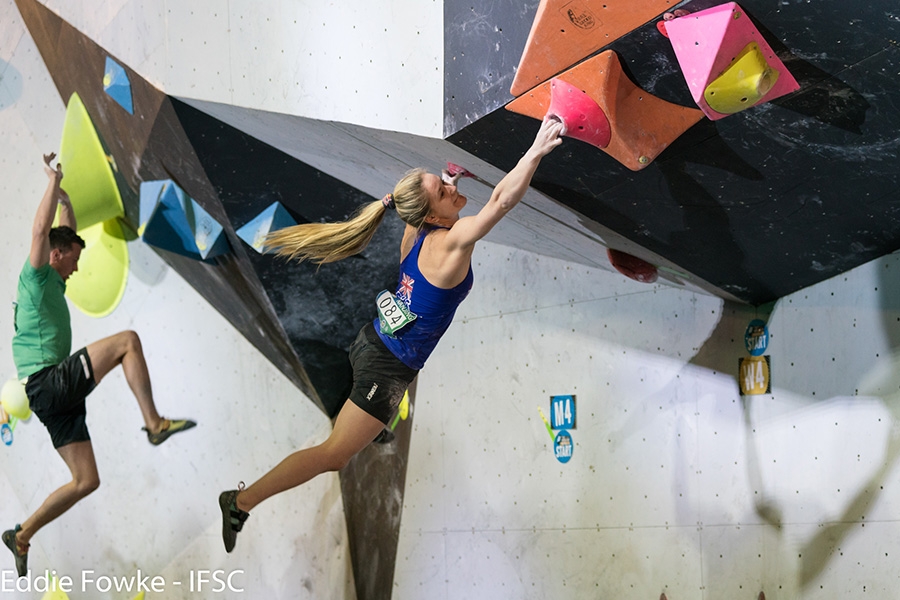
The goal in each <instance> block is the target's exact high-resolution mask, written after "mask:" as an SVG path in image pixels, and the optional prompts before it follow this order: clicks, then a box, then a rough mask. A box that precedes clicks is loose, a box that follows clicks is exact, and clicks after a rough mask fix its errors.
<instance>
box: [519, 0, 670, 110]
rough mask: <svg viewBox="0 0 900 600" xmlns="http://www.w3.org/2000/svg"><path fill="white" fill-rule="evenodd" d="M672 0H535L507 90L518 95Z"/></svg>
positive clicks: (646, 18) (585, 56) (632, 28)
mask: <svg viewBox="0 0 900 600" xmlns="http://www.w3.org/2000/svg"><path fill="white" fill-rule="evenodd" d="M675 4H677V1H676V0H568V1H567V0H541V3H540V5H539V6H538V9H537V14H536V15H535V17H534V23H533V24H532V26H531V33H529V34H528V41H527V42H525V50H524V52H523V53H522V58H521V59H520V61H519V68H518V69H517V70H516V76H515V78H514V79H513V83H512V87H510V90H509V91H510V93H511V94H512V95H513V96H519V95H521V94H522V93H524V92H526V91H527V90H530V89H531V88H533V87H534V86H536V85H539V84H541V83H543V82H544V81H547V80H548V79H550V78H551V77H553V76H554V75H556V74H557V73H559V72H561V71H564V70H565V69H568V68H569V67H571V66H572V65H574V64H575V63H577V62H578V61H580V60H582V59H584V58H587V57H588V56H590V55H591V54H593V53H594V52H596V51H597V50H599V49H600V48H603V47H604V46H607V45H609V44H611V43H612V42H614V41H615V40H617V39H618V38H620V37H622V36H623V35H625V34H626V33H629V32H631V31H633V30H634V29H636V28H638V27H640V26H641V25H643V24H644V23H647V22H648V21H650V20H651V19H653V18H654V17H657V16H659V15H661V14H662V13H664V12H665V11H666V10H668V9H669V8H670V7H672V6H674V5H675Z"/></svg>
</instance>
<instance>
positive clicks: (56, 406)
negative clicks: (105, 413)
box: [25, 348, 97, 448]
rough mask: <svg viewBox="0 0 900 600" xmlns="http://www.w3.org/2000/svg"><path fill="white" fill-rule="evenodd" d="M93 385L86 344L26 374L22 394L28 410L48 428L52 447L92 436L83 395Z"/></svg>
mask: <svg viewBox="0 0 900 600" xmlns="http://www.w3.org/2000/svg"><path fill="white" fill-rule="evenodd" d="M96 385H97V384H96V383H95V382H94V367H93V366H92V365H91V359H90V357H89V356H88V353H87V348H82V349H81V350H79V351H78V352H76V353H75V354H73V355H72V356H70V357H69V358H67V359H66V360H64V361H62V362H61V363H59V364H58V365H54V366H50V367H45V368H43V369H41V370H40V371H38V372H37V373H34V374H32V375H29V376H28V383H26V384H25V395H27V396H28V401H29V403H30V404H31V410H32V411H33V412H34V414H36V415H37V416H38V419H40V420H41V423H43V424H44V426H45V427H46V428H47V431H49V432H50V439H51V440H53V447H54V448H61V447H63V446H65V445H67V444H71V443H73V442H86V441H88V440H90V439H91V436H90V434H89V433H88V428H87V424H86V423H85V415H86V410H85V406H84V399H85V398H87V395H88V394H90V393H91V391H93V389H94V387H95V386H96Z"/></svg>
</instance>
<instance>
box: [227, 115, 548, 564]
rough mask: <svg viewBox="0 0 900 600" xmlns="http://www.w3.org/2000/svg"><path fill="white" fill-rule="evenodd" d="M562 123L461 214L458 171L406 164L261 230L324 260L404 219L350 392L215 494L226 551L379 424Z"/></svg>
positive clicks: (357, 347) (354, 348)
mask: <svg viewBox="0 0 900 600" xmlns="http://www.w3.org/2000/svg"><path fill="white" fill-rule="evenodd" d="M564 133H565V130H564V125H563V123H562V122H561V121H560V120H559V119H557V118H555V117H552V116H548V117H547V118H545V119H544V121H543V122H542V123H541V127H540V130H539V131H538V133H537V136H536V137H535V139H534V142H533V143H532V145H531V147H530V148H529V149H528V150H527V151H526V152H525V154H524V156H523V157H522V158H521V159H520V160H519V162H518V164H516V166H515V167H514V168H513V169H512V170H511V171H510V172H509V173H508V174H507V175H506V176H505V177H504V178H503V179H502V180H501V181H500V183H499V184H497V187H495V188H494V191H493V193H492V194H491V198H490V200H489V201H488V202H487V204H485V205H484V207H483V208H482V209H481V210H480V211H478V213H477V214H475V215H472V216H466V217H462V218H460V216H459V213H460V210H462V208H463V207H464V206H465V205H466V197H465V196H463V195H461V194H460V193H459V190H458V189H457V187H456V178H458V175H457V177H456V178H454V177H452V176H450V174H449V173H446V172H445V173H444V176H443V177H441V176H438V175H435V174H432V173H427V172H425V171H424V170H422V169H414V170H412V171H410V172H409V173H407V174H406V175H404V176H403V178H402V179H401V180H400V181H399V182H398V183H397V185H396V186H395V187H394V191H393V193H391V194H388V195H387V196H385V197H384V198H383V199H382V200H378V201H375V202H372V203H369V204H367V205H364V206H363V207H361V208H360V210H359V211H358V213H357V214H356V216H354V217H353V218H352V219H350V220H349V221H345V222H341V223H307V224H302V225H296V226H294V227H288V228H285V229H281V230H279V231H277V232H274V233H272V234H270V235H269V237H268V238H267V241H266V245H267V247H268V248H270V249H273V250H275V252H276V253H277V254H279V255H281V256H285V257H287V258H289V259H295V260H299V261H303V260H312V261H313V262H317V263H328V262H334V261H338V260H341V259H344V258H347V257H349V256H352V255H354V254H357V253H359V252H361V251H362V250H363V249H364V248H365V247H366V245H367V244H368V243H369V241H370V240H371V239H372V236H373V235H374V233H375V230H376V229H377V228H378V225H379V224H380V223H381V221H382V219H383V218H384V215H385V213H386V212H387V211H388V210H395V211H396V212H397V215H398V216H399V217H400V219H402V220H403V221H404V222H405V223H406V229H405V230H404V232H403V239H402V240H401V242H400V260H401V263H400V277H399V281H398V285H397V289H396V291H395V292H394V293H390V292H388V291H384V292H382V293H381V294H379V295H378V296H377V298H376V301H375V304H376V309H377V312H378V318H376V319H374V320H373V321H370V322H369V323H367V324H366V325H365V326H364V327H363V328H362V329H361V330H360V332H359V334H358V335H357V337H356V340H355V341H354V342H353V344H352V345H351V346H350V363H351V366H352V368H353V388H352V391H351V393H350V398H349V400H350V401H349V402H346V403H344V406H343V408H341V410H340V412H339V413H338V416H337V420H336V421H335V424H334V428H333V430H332V432H331V435H330V436H329V437H328V439H327V440H325V441H324V442H323V443H321V444H319V445H318V446H313V447H311V448H306V449H303V450H299V451H297V452H294V453H293V454H290V455H289V456H288V457H287V458H285V459H284V460H282V461H281V462H280V463H279V464H278V465H276V466H275V467H274V468H273V469H272V470H271V471H269V472H268V473H266V474H265V475H263V476H262V478H260V479H259V480H258V481H256V482H255V483H253V484H252V485H250V486H249V487H247V488H244V487H243V483H242V484H241V485H240V486H239V488H238V489H236V490H228V491H224V492H222V493H221V494H220V495H219V507H220V508H221V510H222V538H223V541H224V542H225V550H226V551H227V552H231V551H232V550H233V549H234V544H235V541H236V539H237V534H238V532H239V531H240V530H241V528H242V526H243V524H244V521H246V519H247V517H248V516H249V514H250V513H249V511H251V510H252V509H253V507H255V506H256V505H257V504H259V503H260V502H262V501H263V500H265V499H267V498H269V497H271V496H274V495H275V494H278V493H281V492H284V491H286V490H289V489H291V488H294V487H296V486H298V485H301V484H303V483H305V482H307V481H309V480H310V479H312V478H313V477H315V476H316V475H319V474H320V473H324V472H327V471H337V470H339V469H341V468H343V467H344V466H345V465H346V464H347V463H348V462H349V461H350V459H351V458H353V456H354V455H356V453H357V452H359V451H360V450H362V449H363V448H365V447H366V446H367V445H368V444H369V443H370V442H372V440H373V439H375V437H376V436H377V435H378V434H379V433H380V432H381V431H382V429H383V428H384V426H385V425H386V424H387V423H388V421H389V419H390V418H391V416H392V413H393V412H394V411H395V410H396V409H397V407H398V405H399V403H400V401H401V399H402V398H403V394H404V392H405V390H406V388H407V386H408V385H409V384H410V383H411V382H412V380H413V379H414V378H415V376H416V374H417V373H418V371H419V369H421V368H422V366H423V365H424V364H425V360H426V359H427V358H428V356H429V355H430V354H431V352H432V350H434V347H435V345H437V343H438V340H440V338H441V336H442V335H443V334H444V332H445V331H446V330H447V327H448V326H449V325H450V321H452V319H453V315H454V313H455V312H456V308H457V307H458V306H459V304H460V302H462V301H463V299H464V298H465V297H466V295H467V294H468V293H469V290H470V289H471V287H472V266H471V258H472V251H473V250H474V248H475V242H477V241H478V240H480V239H481V238H483V237H484V236H485V235H487V233H488V232H489V231H490V230H491V228H492V227H493V226H494V225H496V224H497V222H498V221H500V219H502V218H503V216H504V215H505V214H506V213H508V212H509V211H510V210H512V208H513V207H514V206H515V205H516V204H518V203H519V201H520V200H521V199H522V197H523V196H524V195H525V192H526V191H527V190H528V186H529V184H530V182H531V178H532V176H533V175H534V172H535V170H536V169H537V167H538V164H539V163H540V161H541V159H542V158H543V157H544V156H546V155H547V154H549V153H550V151H552V150H553V149H554V148H555V147H556V146H558V145H559V144H560V143H562V140H561V138H560V136H561V135H563V134H564Z"/></svg>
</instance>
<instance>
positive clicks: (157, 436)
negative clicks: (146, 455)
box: [141, 419, 197, 446]
mask: <svg viewBox="0 0 900 600" xmlns="http://www.w3.org/2000/svg"><path fill="white" fill-rule="evenodd" d="M166 421H167V422H168V423H169V426H168V427H166V428H165V429H163V430H162V431H160V432H159V433H151V432H150V430H149V429H147V428H146V427H141V431H146V432H147V439H148V440H150V443H151V444H153V445H154V446H159V445H160V444H162V443H163V442H164V441H166V440H167V439H169V437H170V436H173V435H175V434H176V433H179V432H181V431H186V430H188V429H191V428H192V427H196V426H197V424H196V423H195V422H194V421H191V420H190V419H179V420H177V421H173V420H169V419H166Z"/></svg>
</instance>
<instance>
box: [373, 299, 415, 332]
mask: <svg viewBox="0 0 900 600" xmlns="http://www.w3.org/2000/svg"><path fill="white" fill-rule="evenodd" d="M375 304H376V306H377V307H378V321H379V324H380V325H381V333H383V334H385V335H389V336H391V337H394V333H396V332H397V331H399V330H401V329H403V328H404V327H406V326H407V325H409V324H410V323H412V322H413V321H415V320H416V315H414V314H413V313H412V311H410V310H409V307H408V306H406V303H405V302H403V301H402V300H400V299H399V298H397V296H395V295H394V294H392V293H390V292H389V291H387V290H384V291H382V292H381V293H380V294H378V296H377V297H376V298H375Z"/></svg>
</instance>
